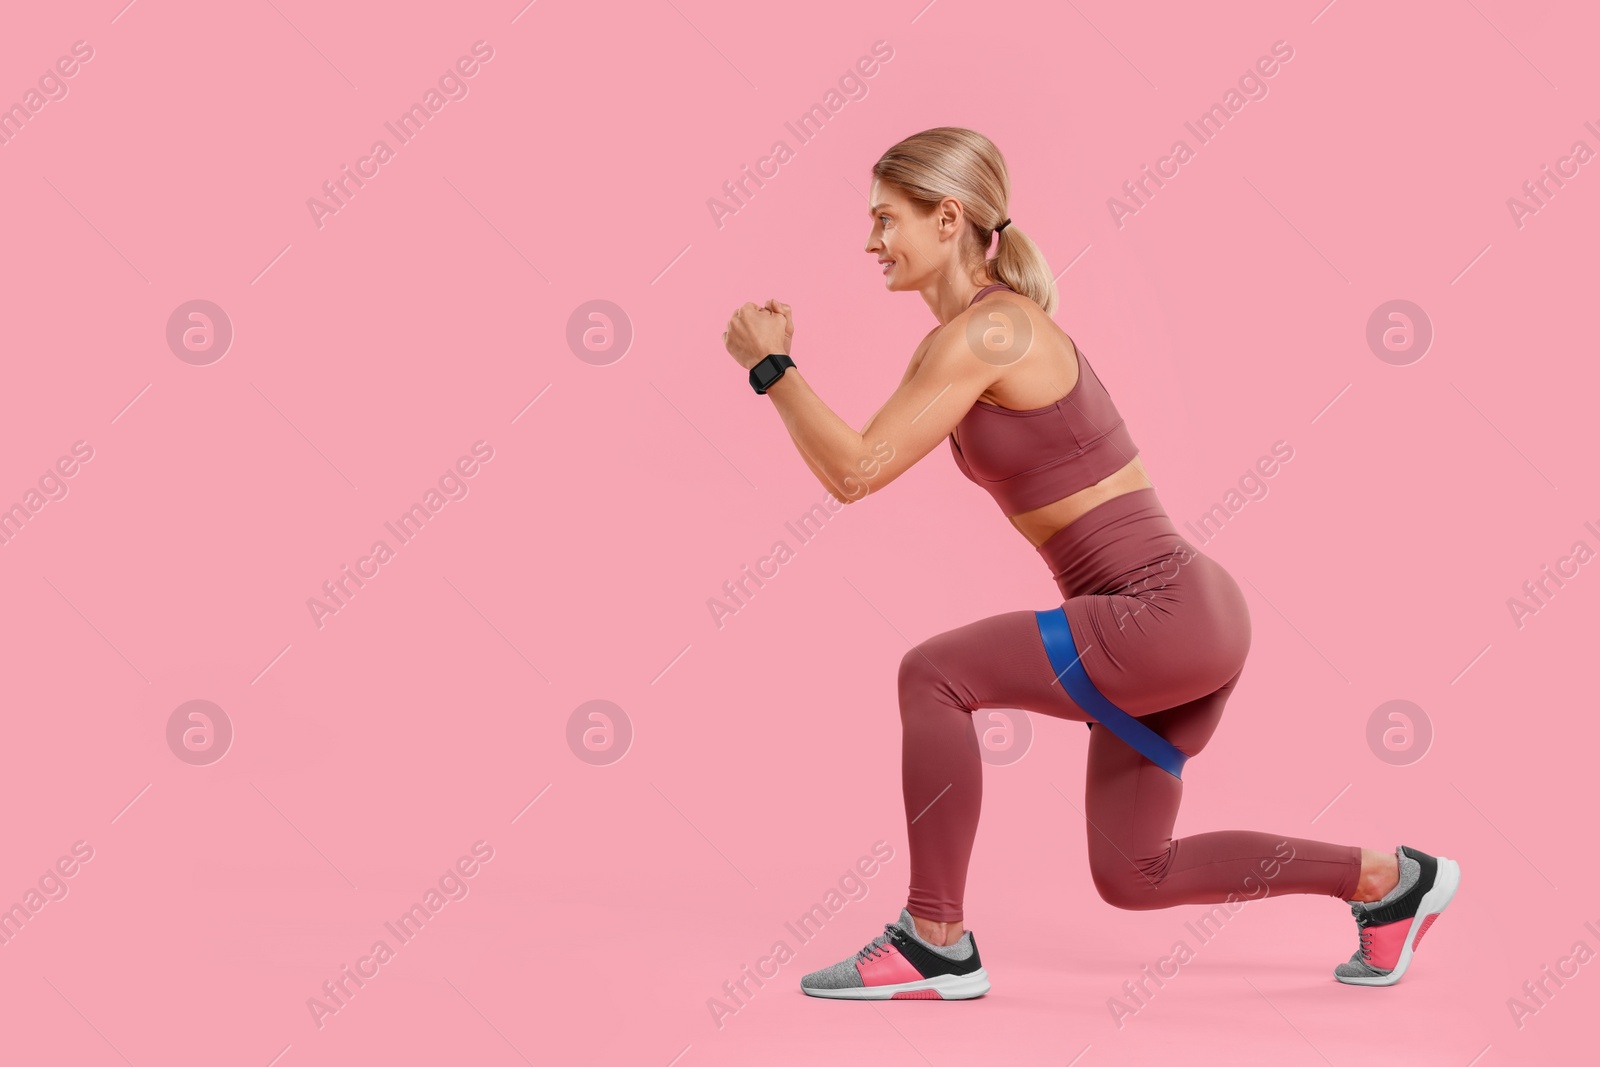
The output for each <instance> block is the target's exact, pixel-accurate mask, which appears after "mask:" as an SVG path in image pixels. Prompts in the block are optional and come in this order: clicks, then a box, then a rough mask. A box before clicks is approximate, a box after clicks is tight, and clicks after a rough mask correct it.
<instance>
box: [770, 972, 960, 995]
mask: <svg viewBox="0 0 1600 1067" xmlns="http://www.w3.org/2000/svg"><path fill="white" fill-rule="evenodd" d="M800 990H801V992H803V993H806V994H809V995H810V996H813V997H829V998H831V999H833V1000H970V999H972V998H973V997H981V996H983V995H984V994H985V993H987V992H989V973H988V972H987V971H985V970H984V969H983V968H982V967H979V968H978V969H977V970H975V971H973V972H972V973H971V974H940V975H935V976H934V977H932V978H924V979H922V980H921V981H917V982H901V983H899V984H898V985H872V986H855V987H853V988H850V989H811V988H809V987H807V986H801V987H800Z"/></svg>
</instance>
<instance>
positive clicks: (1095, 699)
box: [1034, 608, 1189, 779]
mask: <svg viewBox="0 0 1600 1067" xmlns="http://www.w3.org/2000/svg"><path fill="white" fill-rule="evenodd" d="M1034 615H1035V617H1036V618H1037V619H1038V620H1039V636H1040V637H1042V638H1043V639H1044V651H1045V654H1046V655H1047V656H1049V657H1050V669H1051V670H1053V671H1055V672H1056V678H1057V679H1059V680H1060V682H1061V688H1062V689H1064V690H1066V692H1067V695H1068V696H1069V697H1071V698H1072V699H1073V702H1074V703H1076V704H1077V705H1078V707H1080V708H1082V709H1083V710H1084V711H1087V712H1088V713H1089V714H1090V715H1093V716H1094V717H1095V719H1096V720H1097V721H1098V722H1099V723H1100V725H1101V726H1104V727H1105V728H1106V729H1108V730H1110V731H1111V732H1112V733H1114V734H1116V735H1117V736H1118V737H1120V738H1122V740H1124V741H1126V742H1127V743H1128V744H1129V746H1131V747H1132V748H1133V749H1134V751H1136V752H1138V753H1139V754H1140V755H1142V756H1144V757H1145V758H1146V759H1148V760H1149V761H1150V762H1151V763H1154V764H1155V765H1156V766H1157V767H1160V768H1161V769H1162V770H1164V771H1166V772H1167V773H1168V774H1170V775H1172V777H1174V778H1179V779H1181V778H1182V777H1183V763H1184V761H1185V760H1187V759H1188V758H1189V757H1188V756H1185V755H1184V754H1183V753H1182V752H1179V751H1178V750H1177V748H1175V747H1174V746H1173V744H1172V743H1171V742H1170V741H1168V740H1167V739H1166V738H1164V737H1162V736H1161V735H1160V734H1158V733H1156V732H1155V731H1154V730H1152V729H1150V727H1148V726H1146V725H1145V724H1144V723H1142V722H1140V721H1139V720H1138V719H1136V718H1134V717H1133V716H1132V715H1129V714H1128V713H1127V712H1125V711H1123V710H1122V709H1121V708H1119V707H1117V706H1116V705H1115V704H1113V703H1111V701H1109V700H1107V699H1106V698H1105V696H1104V695H1102V694H1101V692H1100V690H1098V689H1096V688H1095V687H1094V683H1093V682H1091V681H1090V680H1089V675H1088V672H1087V671H1085V670H1084V669H1083V659H1082V657H1080V656H1079V655H1078V648H1077V646H1076V645H1075V644H1074V643H1073V640H1072V627H1071V626H1070V625H1068V624H1067V612H1066V609H1065V608H1051V609H1050V610H1048V611H1037V612H1034ZM1089 725H1090V726H1093V725H1094V723H1090V724H1089Z"/></svg>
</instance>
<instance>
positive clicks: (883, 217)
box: [878, 215, 889, 226]
mask: <svg viewBox="0 0 1600 1067" xmlns="http://www.w3.org/2000/svg"><path fill="white" fill-rule="evenodd" d="M878 218H880V219H882V220H883V224H884V225H885V226H887V225H889V216H888V215H879V216H878Z"/></svg>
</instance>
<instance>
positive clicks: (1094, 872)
mask: <svg viewBox="0 0 1600 1067" xmlns="http://www.w3.org/2000/svg"><path fill="white" fill-rule="evenodd" d="M1089 876H1090V877H1091V878H1093V879H1094V887H1095V889H1096V891H1098V892H1099V894H1100V899H1101V900H1103V901H1105V902H1106V903H1107V904H1110V905H1111V906H1112V907H1113V908H1121V909H1123V910H1124V911H1151V910H1154V909H1156V908H1159V907H1162V904H1161V900H1160V897H1161V894H1160V893H1159V892H1158V889H1159V888H1160V885H1161V882H1160V879H1158V878H1156V877H1155V876H1154V875H1147V874H1146V873H1145V872H1144V871H1142V870H1140V869H1139V868H1138V867H1135V866H1134V865H1133V864H1132V863H1130V862H1129V861H1128V860H1127V858H1126V857H1124V856H1121V855H1118V856H1116V857H1115V858H1114V859H1109V858H1108V859H1102V860H1099V861H1096V860H1095V859H1093V858H1091V859H1090V863H1089Z"/></svg>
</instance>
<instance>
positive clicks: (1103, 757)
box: [1084, 674, 1239, 878]
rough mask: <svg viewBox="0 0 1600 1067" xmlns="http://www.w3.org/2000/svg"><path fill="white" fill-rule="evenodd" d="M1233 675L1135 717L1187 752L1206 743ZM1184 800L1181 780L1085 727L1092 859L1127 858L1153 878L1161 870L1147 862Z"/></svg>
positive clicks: (1161, 852)
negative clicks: (1182, 701) (1220, 683)
mask: <svg viewBox="0 0 1600 1067" xmlns="http://www.w3.org/2000/svg"><path fill="white" fill-rule="evenodd" d="M1238 681H1239V675H1238V674H1235V675H1234V676H1233V677H1232V678H1230V679H1229V680H1228V681H1227V682H1226V683H1225V684H1224V685H1223V686H1221V687H1220V688H1219V689H1217V690H1215V691H1214V692H1211V693H1207V694H1206V695H1205V696H1203V697H1200V698H1198V699H1196V700H1191V701H1189V702H1188V703H1187V704H1182V705H1180V706H1178V707H1175V708H1168V709H1166V710H1165V711H1158V712H1154V713H1152V714H1149V715H1143V716H1140V718H1139V721H1140V722H1142V723H1144V724H1145V725H1146V726H1148V727H1150V728H1151V729H1152V730H1154V731H1155V732H1156V733H1158V734H1160V735H1161V736H1162V737H1164V738H1166V739H1167V740H1168V741H1170V742H1172V744H1173V745H1174V746H1175V747H1176V748H1177V749H1178V751H1180V752H1182V753H1183V754H1184V755H1186V756H1193V755H1195V754H1197V753H1198V752H1199V751H1200V750H1201V749H1203V748H1205V747H1206V742H1208V741H1210V740H1211V735H1212V733H1213V732H1215V730H1216V728H1217V723H1218V722H1219V721H1220V720H1221V718H1222V710H1223V707H1224V706H1225V705H1226V704H1227V702H1228V697H1229V695H1230V694H1232V692H1233V689H1234V686H1235V685H1236V684H1237V683H1238ZM1182 799H1183V783H1182V782H1181V781H1179V780H1178V779H1177V778H1174V777H1173V776H1172V775H1170V774H1168V773H1167V772H1166V771H1164V770H1162V769H1161V768H1160V767H1157V766H1156V765H1155V764H1154V763H1151V762H1150V761H1149V760H1147V759H1145V758H1144V757H1143V756H1141V755H1140V754H1139V753H1138V752H1136V751H1134V750H1133V749H1131V748H1129V747H1128V745H1127V743H1126V742H1124V741H1123V740H1122V739H1121V738H1119V737H1117V736H1116V735H1115V734H1113V733H1112V732H1111V731H1110V730H1107V729H1106V728H1105V727H1104V726H1097V727H1095V728H1094V729H1093V730H1091V731H1090V738H1089V763H1088V769H1087V771H1086V772H1085V775H1084V816H1085V817H1086V818H1087V820H1088V823H1089V828H1088V832H1089V853H1090V860H1091V863H1104V864H1107V865H1111V866H1116V865H1119V864H1121V863H1123V862H1124V861H1127V862H1131V863H1133V864H1134V865H1135V866H1137V867H1139V869H1140V870H1141V871H1143V872H1144V873H1145V874H1147V875H1148V876H1150V877H1152V878H1159V876H1160V875H1161V874H1162V873H1164V872H1162V871H1158V870H1154V869H1151V866H1150V865H1151V864H1152V863H1155V862H1156V861H1158V860H1160V861H1163V862H1164V860H1165V857H1166V853H1167V848H1168V846H1169V845H1170V844H1171V842H1172V827H1173V823H1174V822H1175V821H1176V820H1177V817H1178V803H1179V801H1180V800H1182Z"/></svg>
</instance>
